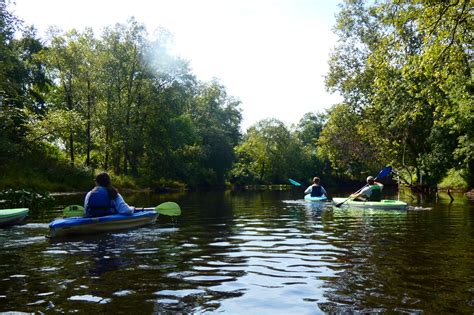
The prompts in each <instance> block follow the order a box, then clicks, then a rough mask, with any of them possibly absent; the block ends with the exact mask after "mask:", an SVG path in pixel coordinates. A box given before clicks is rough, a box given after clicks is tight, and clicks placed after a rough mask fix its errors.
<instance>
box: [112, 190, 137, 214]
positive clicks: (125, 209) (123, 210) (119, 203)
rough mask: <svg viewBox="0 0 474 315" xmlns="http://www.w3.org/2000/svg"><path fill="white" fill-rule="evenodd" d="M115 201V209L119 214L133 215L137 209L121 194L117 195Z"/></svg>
mask: <svg viewBox="0 0 474 315" xmlns="http://www.w3.org/2000/svg"><path fill="white" fill-rule="evenodd" d="M114 202H115V209H116V210H117V212H118V213H119V214H123V215H132V214H133V212H134V211H135V207H130V206H129V205H128V204H127V203H126V202H125V200H123V198H122V196H121V195H120V194H118V195H117V198H115V200H114Z"/></svg>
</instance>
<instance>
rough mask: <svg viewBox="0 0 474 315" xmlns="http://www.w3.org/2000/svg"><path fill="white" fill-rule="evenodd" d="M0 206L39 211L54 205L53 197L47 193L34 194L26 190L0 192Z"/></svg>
mask: <svg viewBox="0 0 474 315" xmlns="http://www.w3.org/2000/svg"><path fill="white" fill-rule="evenodd" d="M0 200H2V203H1V204H0V205H1V207H2V208H4V209H9V208H30V209H39V208H46V207H50V206H52V205H53V204H54V197H53V196H51V195H50V194H49V193H48V192H36V191H31V190H27V189H21V190H13V189H7V190H4V191H0Z"/></svg>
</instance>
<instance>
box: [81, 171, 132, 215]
mask: <svg viewBox="0 0 474 315" xmlns="http://www.w3.org/2000/svg"><path fill="white" fill-rule="evenodd" d="M95 185H96V186H95V187H94V188H93V189H92V190H91V191H89V192H88V193H87V195H86V197H85V199H84V212H85V213H84V214H85V216H86V217H103V216H106V215H111V214H123V215H132V214H133V212H134V211H135V207H130V206H129V205H128V204H127V203H126V202H125V201H124V200H123V198H122V196H121V195H120V194H119V193H118V191H117V189H115V187H113V186H112V182H111V180H110V176H109V174H107V173H105V172H104V173H100V174H98V175H97V176H96V178H95Z"/></svg>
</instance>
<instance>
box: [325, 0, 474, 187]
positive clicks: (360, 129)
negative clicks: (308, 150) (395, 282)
mask: <svg viewBox="0 0 474 315" xmlns="http://www.w3.org/2000/svg"><path fill="white" fill-rule="evenodd" d="M473 20H474V19H473V16H472V5H470V1H468V0H465V1H457V2H450V1H441V2H436V3H435V2H432V1H415V2H413V1H408V0H406V1H405V0H404V1H383V2H376V3H369V4H366V3H365V1H362V0H356V1H346V2H345V3H344V5H343V6H342V9H341V12H340V13H339V15H338V19H337V21H338V22H337V26H336V32H337V34H338V35H339V38H340V45H338V47H336V49H335V50H334V53H333V54H332V56H331V60H330V71H329V74H328V76H327V78H326V84H327V87H328V88H329V89H330V90H332V91H338V92H339V93H341V94H342V95H343V97H344V99H345V104H346V105H345V106H346V107H347V108H346V110H345V111H343V112H341V111H339V112H338V110H337V109H336V110H333V111H332V115H331V117H330V119H329V122H328V124H327V126H328V129H327V130H323V133H322V134H323V136H322V138H323V139H322V142H321V143H322V146H323V151H322V152H324V153H325V154H326V155H327V156H328V157H329V158H330V160H331V161H332V163H333V165H334V166H335V167H339V168H342V169H349V172H352V169H354V165H350V164H351V163H352V164H354V163H360V167H362V168H369V169H372V168H373V166H372V165H370V163H372V162H373V160H374V159H375V160H376V161H377V162H381V163H383V164H392V165H394V166H398V168H404V169H414V171H415V173H416V177H418V178H423V179H424V180H425V181H426V182H427V183H428V184H430V185H432V186H434V185H436V184H437V183H438V182H439V181H440V180H441V178H442V177H443V176H444V174H446V172H447V171H448V170H449V169H450V168H453V167H456V168H460V169H464V170H465V171H466V173H468V174H470V175H469V176H470V177H473V176H472V174H473V173H472V168H471V166H472V164H473V163H472V155H471V154H470V153H469V152H472V150H470V149H471V147H472V140H470V139H473V136H472V132H473V131H472V130H473V129H474V128H473V124H474V116H473V114H472V111H473V106H472V91H473V89H472V58H471V57H470V56H471V55H472V42H473V38H472V34H473V33H472V29H473V22H472V21H473ZM347 112H351V113H352V115H356V117H357V120H358V124H357V125H356V124H355V122H352V123H351V122H347V123H349V124H351V125H350V126H349V127H347V128H348V129H350V128H352V131H348V130H344V129H343V128H342V127H343V125H344V123H343V122H342V120H343V119H344V118H343V117H344V115H345V114H347ZM341 115H342V117H340V118H339V116H341ZM346 116H347V115H346ZM338 121H339V123H337V122H338ZM334 125H337V126H340V127H339V128H336V127H334ZM341 131H343V132H344V131H348V132H344V133H343V135H344V137H346V136H350V135H351V134H353V135H354V136H353V137H352V138H349V139H351V140H350V141H351V142H352V143H353V144H355V146H356V147H355V148H353V147H349V143H343V144H341V140H340V139H338V132H341ZM357 140H358V141H357ZM355 141H356V142H355ZM359 144H361V145H364V144H365V146H366V147H371V148H374V149H376V150H375V151H374V152H372V153H371V152H367V151H366V150H360V146H359ZM346 152H347V153H349V154H348V158H346V159H344V156H345V153H346ZM367 153H369V155H367ZM453 154H454V157H455V159H452V157H453ZM349 160H354V161H355V162H350V161H349Z"/></svg>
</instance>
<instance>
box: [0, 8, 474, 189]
mask: <svg viewBox="0 0 474 315" xmlns="http://www.w3.org/2000/svg"><path fill="white" fill-rule="evenodd" d="M10 4H11V5H14V4H13V3H10V2H9V1H5V0H0V13H1V14H0V19H1V21H0V22H1V23H0V24H1V25H2V28H0V35H1V36H0V50H1V52H2V54H1V56H2V59H1V64H0V67H1V69H0V70H1V71H0V174H2V176H1V178H0V190H2V191H6V190H11V189H18V190H21V189H29V190H35V191H42V192H52V191H55V192H68V191H74V190H81V191H83V190H88V189H90V187H91V186H93V178H94V174H95V173H96V172H98V171H99V170H100V171H107V172H109V173H110V174H111V176H112V177H113V182H114V185H116V186H117V187H118V188H119V189H150V190H151V191H153V192H167V191H175V190H178V191H180V190H186V189H219V188H223V187H246V186H247V187H250V186H252V185H255V186H252V187H255V188H256V189H263V187H266V188H265V189H268V187H273V186H272V185H280V184H282V185H287V184H288V178H295V180H298V181H300V182H302V183H309V179H310V178H312V177H313V176H319V177H321V178H322V179H323V181H324V182H325V185H327V186H334V187H336V186H338V187H339V186H342V185H350V184H351V183H359V184H360V183H361V182H362V181H363V179H365V178H366V177H367V176H369V175H374V174H376V172H377V171H378V170H380V168H381V167H383V166H386V165H391V166H393V168H394V170H396V171H397V173H398V175H397V176H398V179H399V181H400V182H401V183H402V184H403V185H405V186H408V187H411V188H412V189H414V190H416V191H418V192H420V193H427V194H433V193H436V191H441V190H446V191H454V190H463V191H469V192H472V188H473V187H474V154H473V152H474V106H472V97H473V90H474V89H473V86H474V83H473V79H472V78H473V76H472V69H474V67H473V64H472V58H470V56H471V54H472V52H471V50H470V48H469V47H471V46H470V43H472V32H469V31H470V30H471V28H472V25H471V24H469V23H470V21H471V20H472V12H471V11H472V10H469V6H468V1H467V0H465V1H458V2H457V3H453V4H451V3H445V2H439V3H436V4H432V5H431V4H425V3H421V4H417V5H410V4H405V3H400V2H398V1H392V0H387V1H384V2H383V3H381V4H379V3H372V2H370V1H347V2H345V3H344V4H343V5H342V6H341V8H340V12H339V13H338V15H337V23H336V25H335V28H334V32H335V33H336V35H337V36H338V38H339V41H338V45H337V46H336V47H335V48H334V50H333V52H332V53H331V56H330V59H329V62H328V63H329V70H328V74H327V76H326V78H325V84H326V88H327V89H328V91H330V92H337V93H339V94H340V95H341V96H342V99H343V101H342V102H341V103H339V104H322V105H325V106H327V107H329V108H328V109H327V110H326V111H325V112H309V113H306V114H304V115H303V117H302V118H301V120H300V121H299V122H298V123H297V124H294V125H291V126H288V125H286V124H285V123H283V122H282V121H280V120H278V119H275V118H267V119H263V120H261V121H258V122H256V123H255V124H254V125H253V126H251V127H249V128H248V129H247V130H245V131H244V132H242V131H241V122H242V112H241V111H242V110H241V107H240V106H241V101H240V100H239V99H238V97H235V96H231V95H229V94H228V93H227V90H226V87H225V86H223V85H222V84H221V83H220V82H219V80H217V79H215V80H212V81H209V82H204V81H201V80H200V79H199V78H197V77H196V75H195V74H194V73H193V72H192V70H191V68H190V66H189V62H188V61H187V60H183V59H182V58H180V57H178V56H174V55H172V54H171V53H170V52H169V51H168V47H167V43H168V39H169V38H168V37H169V36H171V35H170V34H169V33H167V32H164V31H162V33H159V32H158V33H155V34H154V35H153V36H150V35H149V33H148V30H146V28H145V26H144V25H143V24H142V23H140V22H138V21H136V20H135V19H134V18H130V19H129V20H127V21H126V22H125V23H117V24H115V25H114V26H109V27H106V28H105V29H104V30H103V32H102V33H100V34H95V33H94V32H93V31H92V30H91V29H86V30H84V31H78V30H75V29H71V30H66V31H65V30H60V29H51V31H50V32H48V35H46V38H39V37H38V36H37V34H36V31H35V29H34V26H27V25H24V24H23V22H22V21H21V18H20V17H17V16H15V15H14V14H13V13H12V12H14V10H13V8H11V7H10ZM406 21H409V23H406ZM424 26H427V27H429V29H425V28H424ZM249 75H251V74H249ZM289 105H291V104H289ZM315 105H316V104H315ZM392 180H396V178H395V177H392ZM359 184H357V185H359ZM269 185H270V186H269ZM278 187H283V186H278Z"/></svg>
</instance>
